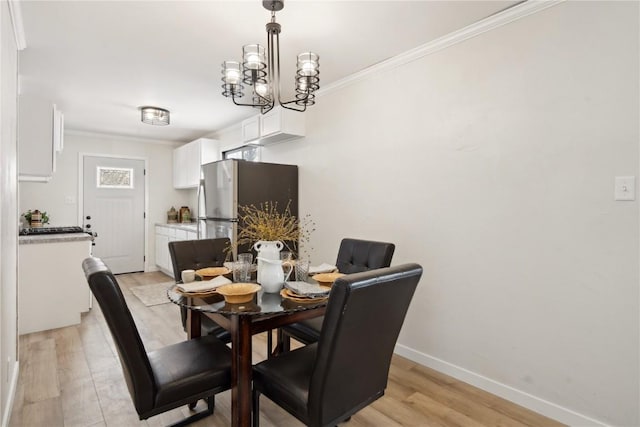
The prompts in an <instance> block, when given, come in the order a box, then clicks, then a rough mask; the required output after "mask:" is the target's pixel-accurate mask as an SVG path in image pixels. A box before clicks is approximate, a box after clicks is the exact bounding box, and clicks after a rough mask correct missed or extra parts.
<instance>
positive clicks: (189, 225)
mask: <svg viewBox="0 0 640 427" xmlns="http://www.w3.org/2000/svg"><path fill="white" fill-rule="evenodd" d="M156 225H159V226H161V227H169V228H176V229H178V230H186V231H196V229H197V227H196V223H195V222H183V223H180V222H173V223H170V224H168V223H166V222H165V223H162V222H156Z"/></svg>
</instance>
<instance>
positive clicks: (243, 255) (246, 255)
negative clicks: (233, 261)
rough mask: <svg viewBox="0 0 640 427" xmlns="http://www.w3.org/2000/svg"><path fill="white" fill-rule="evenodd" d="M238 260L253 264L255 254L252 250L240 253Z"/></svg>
mask: <svg viewBox="0 0 640 427" xmlns="http://www.w3.org/2000/svg"><path fill="white" fill-rule="evenodd" d="M238 261H244V262H246V263H247V264H249V265H251V264H252V263H253V254H252V253H251V252H245V253H241V254H238Z"/></svg>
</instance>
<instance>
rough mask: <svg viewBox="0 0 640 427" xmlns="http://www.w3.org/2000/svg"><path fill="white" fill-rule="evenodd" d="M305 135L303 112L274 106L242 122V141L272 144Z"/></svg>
mask: <svg viewBox="0 0 640 427" xmlns="http://www.w3.org/2000/svg"><path fill="white" fill-rule="evenodd" d="M304 135H305V121H304V113H300V112H298V111H291V110H287V109H285V108H282V107H275V108H273V109H272V110H271V111H269V112H268V113H267V114H263V115H258V116H254V117H251V118H249V119H246V120H244V121H243V122H242V142H244V143H250V144H258V145H267V144H273V143H276V142H282V141H287V140H290V139H294V138H300V137H302V136H304Z"/></svg>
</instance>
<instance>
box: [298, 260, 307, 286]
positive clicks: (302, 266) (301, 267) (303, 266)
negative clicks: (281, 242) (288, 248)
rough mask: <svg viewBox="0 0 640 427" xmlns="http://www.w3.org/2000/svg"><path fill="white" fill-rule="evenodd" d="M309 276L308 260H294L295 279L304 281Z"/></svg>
mask: <svg viewBox="0 0 640 427" xmlns="http://www.w3.org/2000/svg"><path fill="white" fill-rule="evenodd" d="M308 278H309V260H302V259H299V260H298V261H296V281H298V282H306V281H307V279H308Z"/></svg>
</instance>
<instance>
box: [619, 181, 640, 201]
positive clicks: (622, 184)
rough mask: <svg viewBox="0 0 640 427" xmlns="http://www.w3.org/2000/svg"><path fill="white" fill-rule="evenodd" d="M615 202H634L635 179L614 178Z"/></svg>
mask: <svg viewBox="0 0 640 427" xmlns="http://www.w3.org/2000/svg"><path fill="white" fill-rule="evenodd" d="M614 197H615V200H635V199H636V177H635V176H616V185H615V190H614Z"/></svg>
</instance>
